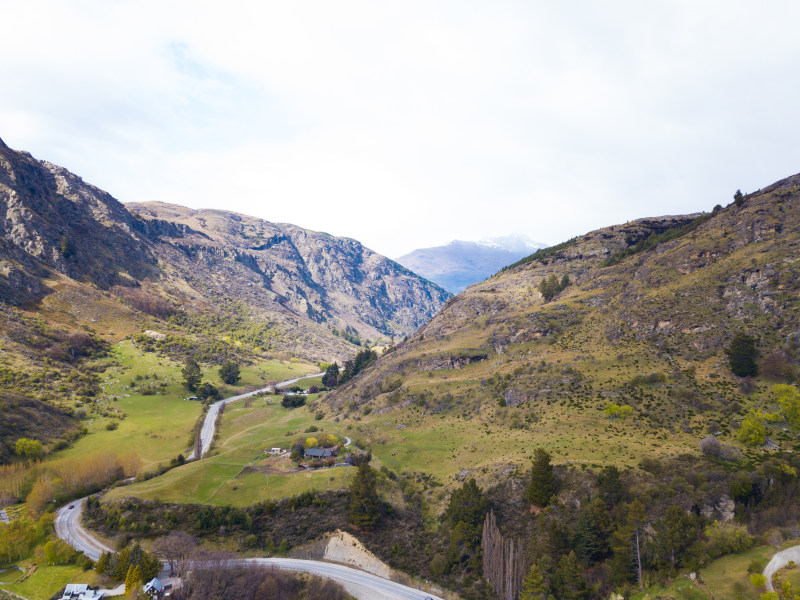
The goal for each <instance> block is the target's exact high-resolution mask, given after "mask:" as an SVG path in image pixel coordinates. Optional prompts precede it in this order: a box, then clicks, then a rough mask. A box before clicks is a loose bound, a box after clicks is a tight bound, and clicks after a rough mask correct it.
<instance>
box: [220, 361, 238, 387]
mask: <svg viewBox="0 0 800 600" xmlns="http://www.w3.org/2000/svg"><path fill="white" fill-rule="evenodd" d="M219 378H220V379H222V381H224V382H225V383H227V384H228V385H235V384H236V383H238V381H239V380H240V379H241V378H242V377H241V372H240V368H239V365H238V364H236V363H235V362H233V361H232V360H226V361H225V362H224V363H222V366H221V367H220V368H219Z"/></svg>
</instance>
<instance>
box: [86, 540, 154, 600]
mask: <svg viewBox="0 0 800 600" xmlns="http://www.w3.org/2000/svg"><path fill="white" fill-rule="evenodd" d="M95 570H96V571H97V572H98V573H101V574H105V575H108V576H110V577H113V578H114V579H119V580H124V581H125V593H126V594H129V593H130V592H131V590H135V589H137V588H139V587H140V586H142V585H143V584H145V583H147V582H148V581H150V580H151V579H152V578H153V577H155V576H156V575H158V573H159V572H160V571H161V561H160V560H159V559H158V557H157V556H156V555H155V554H151V553H149V552H146V551H144V550H142V547H141V546H140V545H139V544H138V543H134V544H132V545H130V546H127V547H126V548H125V549H124V550H122V552H120V553H119V554H117V553H115V552H103V554H101V555H100V558H99V559H98V560H97V564H96V565H95Z"/></svg>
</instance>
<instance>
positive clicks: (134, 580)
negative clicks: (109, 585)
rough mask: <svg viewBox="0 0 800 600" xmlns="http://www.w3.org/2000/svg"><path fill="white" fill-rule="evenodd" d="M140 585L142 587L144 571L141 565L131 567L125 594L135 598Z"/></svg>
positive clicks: (126, 579) (126, 576) (126, 578)
mask: <svg viewBox="0 0 800 600" xmlns="http://www.w3.org/2000/svg"><path fill="white" fill-rule="evenodd" d="M140 585H142V569H141V567H140V566H139V565H135V566H134V565H131V566H130V567H128V573H127V575H125V594H126V595H128V596H129V597H135V596H136V592H137V591H138V590H137V588H138V587H139V586H140Z"/></svg>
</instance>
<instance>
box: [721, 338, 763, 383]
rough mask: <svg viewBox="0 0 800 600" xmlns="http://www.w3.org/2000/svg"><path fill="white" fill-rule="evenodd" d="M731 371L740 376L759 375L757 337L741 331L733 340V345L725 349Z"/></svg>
mask: <svg viewBox="0 0 800 600" xmlns="http://www.w3.org/2000/svg"><path fill="white" fill-rule="evenodd" d="M725 354H727V355H728V363H729V364H730V367H731V371H733V374H734V375H736V376H738V377H755V376H756V375H758V365H757V364H756V358H758V348H756V339H755V338H754V337H751V336H749V335H747V334H745V333H742V332H739V333H737V334H736V335H735V336H734V337H733V340H731V345H730V346H728V347H727V348H726V349H725Z"/></svg>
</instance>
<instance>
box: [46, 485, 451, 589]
mask: <svg viewBox="0 0 800 600" xmlns="http://www.w3.org/2000/svg"><path fill="white" fill-rule="evenodd" d="M84 500H85V498H81V499H80V500H76V501H75V502H73V503H72V504H71V505H67V506H62V507H61V508H60V509H58V512H57V513H56V520H55V526H56V535H58V537H60V538H61V539H62V540H64V541H65V542H67V543H68V544H69V545H70V546H72V547H73V548H75V549H76V550H80V551H81V552H83V553H84V554H85V555H86V556H88V557H89V558H91V559H92V560H95V561H96V560H97V559H99V558H100V555H101V554H102V553H103V552H104V551H105V552H113V550H112V549H111V548H109V547H108V546H106V545H105V544H103V543H102V542H100V541H99V540H98V539H96V538H95V537H94V536H93V535H92V534H91V533H89V532H88V531H86V530H85V529H84V528H83V526H82V525H81V510H82V508H83V501H84ZM69 506H73V508H69ZM230 565H231V566H237V565H259V566H274V567H278V568H280V569H288V570H292V571H304V572H306V573H313V574H315V575H320V576H322V577H325V578H327V579H332V580H334V581H336V582H337V583H340V584H342V586H343V587H344V588H345V589H346V590H347V592H348V593H349V594H351V595H353V596H355V597H356V598H359V600H423V599H424V598H433V600H442V599H441V598H439V597H438V596H432V595H430V594H426V593H425V592H422V591H420V590H417V589H414V588H411V587H408V586H405V585H403V584H400V583H395V582H394V581H389V580H388V579H384V578H382V577H378V576H377V575H372V574H371V573H366V572H365V571H359V570H358V569H353V568H352V567H345V566H343V565H339V564H336V563H326V562H320V561H315V560H300V559H296V558H245V559H241V560H233V561H230Z"/></svg>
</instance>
